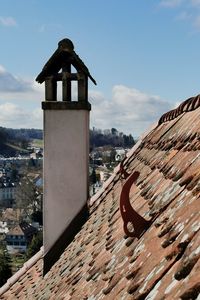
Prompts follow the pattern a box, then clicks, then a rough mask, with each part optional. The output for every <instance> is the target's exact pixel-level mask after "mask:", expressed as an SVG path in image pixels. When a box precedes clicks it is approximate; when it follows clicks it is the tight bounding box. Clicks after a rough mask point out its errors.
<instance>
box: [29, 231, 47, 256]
mask: <svg viewBox="0 0 200 300" xmlns="http://www.w3.org/2000/svg"><path fill="white" fill-rule="evenodd" d="M42 245H43V235H42V232H41V231H39V232H38V233H37V234H35V235H34V236H33V238H32V241H31V243H30V244H29V246H28V249H27V252H26V256H27V258H31V257H32V256H33V255H34V254H36V253H37V252H38V251H39V250H40V247H42Z"/></svg>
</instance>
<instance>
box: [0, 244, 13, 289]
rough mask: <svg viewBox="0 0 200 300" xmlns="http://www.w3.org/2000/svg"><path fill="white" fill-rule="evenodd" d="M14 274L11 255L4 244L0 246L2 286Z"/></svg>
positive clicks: (0, 280) (0, 277)
mask: <svg viewBox="0 0 200 300" xmlns="http://www.w3.org/2000/svg"><path fill="white" fill-rule="evenodd" d="M11 276H12V271H11V267H10V256H9V254H8V252H7V250H6V248H5V247H4V246H1V247H0V286H2V285H3V284H4V283H6V281H7V280H8V278H10V277H11Z"/></svg>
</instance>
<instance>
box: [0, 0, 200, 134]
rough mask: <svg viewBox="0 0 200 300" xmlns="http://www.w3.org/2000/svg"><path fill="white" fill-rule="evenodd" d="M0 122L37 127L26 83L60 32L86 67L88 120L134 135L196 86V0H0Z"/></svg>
mask: <svg viewBox="0 0 200 300" xmlns="http://www.w3.org/2000/svg"><path fill="white" fill-rule="evenodd" d="M0 37H1V51H0V126H6V127H14V128H19V127H35V128H42V111H41V109H40V106H41V105H40V103H41V101H42V100H43V99H44V86H39V85H37V84H36V83H35V82H34V79H35V77H36V76H37V75H38V73H39V72H40V71H41V69H42V67H43V65H44V63H46V61H47V59H48V58H49V57H50V56H51V54H52V53H53V52H54V51H55V49H56V48H57V43H58V41H59V40H61V39H62V38H65V37H67V38H70V39H71V40H72V41H73V43H74V45H75V51H76V52H77V53H78V54H79V56H80V57H81V58H82V59H83V61H84V62H85V64H86V65H87V66H88V68H89V69H90V72H91V74H92V76H93V77H94V78H95V79H96V81H97V86H96V87H95V86H93V85H92V84H90V86H89V89H90V92H89V100H90V102H91V103H92V108H93V109H92V112H91V126H95V127H98V128H102V129H103V128H111V127H116V128H117V129H118V130H120V131H124V132H126V133H129V132H130V133H132V134H133V135H134V136H138V135H139V134H141V133H142V132H143V131H144V130H145V129H146V128H147V127H148V126H149V125H150V124H151V123H153V122H155V121H156V120H157V119H158V118H159V117H160V115H161V114H162V113H164V112H166V111H168V110H170V109H172V108H174V107H175V106H176V105H177V104H178V103H180V102H181V101H183V100H185V99H187V98H188V97H190V96H193V95H196V94H198V93H199V90H200V80H199V53H200V0H158V1H156V0H140V1H138V0H124V1H122V0H121V1H119V0H101V1H100V0H99V1H97V0H76V1H71V0H70V1H69V0H59V1H53V0H48V1H47V0H43V1H39V0H29V1H27V0H18V1H17V0H1V1H0Z"/></svg>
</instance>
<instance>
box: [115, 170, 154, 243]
mask: <svg viewBox="0 0 200 300" xmlns="http://www.w3.org/2000/svg"><path fill="white" fill-rule="evenodd" d="M139 174H140V173H139V172H134V173H133V174H131V175H130V176H129V177H128V179H127V180H126V182H125V184H124V185H123V187H122V191H121V195H120V211H121V215H122V219H123V221H124V232H125V234H126V235H127V236H129V237H137V238H139V237H140V236H141V234H142V233H143V232H144V231H145V230H146V229H147V228H148V227H149V226H150V224H151V221H147V220H145V219H144V218H143V217H142V216H140V215H139V214H138V213H137V212H136V211H135V210H134V209H133V208H132V206H131V204H130V200H129V193H130V189H131V186H132V184H133V183H134V182H135V181H136V180H137V178H138V177H139ZM130 227H131V229H132V230H131V229H130Z"/></svg>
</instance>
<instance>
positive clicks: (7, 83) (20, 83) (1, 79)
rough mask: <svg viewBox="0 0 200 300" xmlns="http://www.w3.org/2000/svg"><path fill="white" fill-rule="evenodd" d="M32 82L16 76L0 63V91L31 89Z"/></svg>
mask: <svg viewBox="0 0 200 300" xmlns="http://www.w3.org/2000/svg"><path fill="white" fill-rule="evenodd" d="M32 89H33V87H32V83H31V82H29V81H25V80H23V79H21V78H18V77H16V76H14V75H12V74H11V73H9V72H8V71H6V69H5V68H4V67H3V66H1V65H0V93H1V92H5V93H6V92H9V93H18V92H19V93H20V92H26V91H28V90H29V91H30V90H32Z"/></svg>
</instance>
